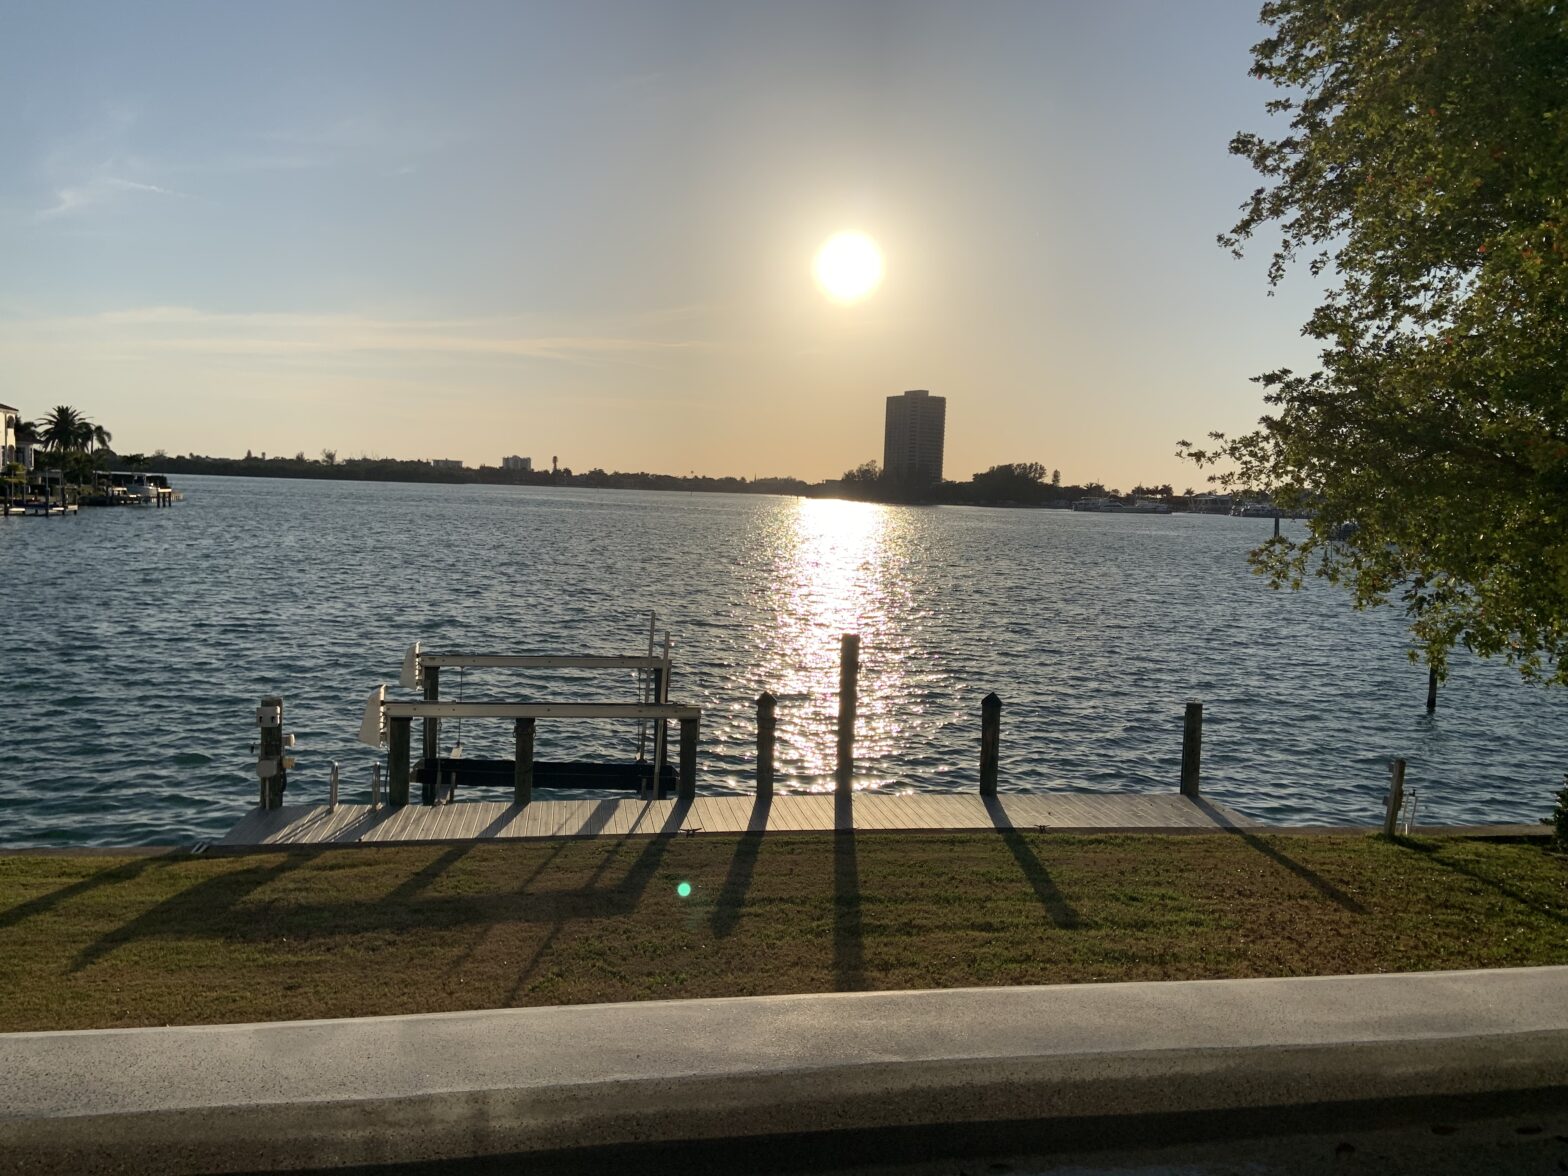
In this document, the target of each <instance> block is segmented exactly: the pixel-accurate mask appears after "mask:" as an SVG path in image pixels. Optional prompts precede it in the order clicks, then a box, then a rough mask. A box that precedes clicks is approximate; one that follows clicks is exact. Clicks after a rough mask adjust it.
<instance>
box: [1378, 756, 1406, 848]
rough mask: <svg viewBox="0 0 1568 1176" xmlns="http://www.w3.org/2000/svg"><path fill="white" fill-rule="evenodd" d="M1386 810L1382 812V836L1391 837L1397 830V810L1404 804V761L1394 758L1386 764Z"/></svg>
mask: <svg viewBox="0 0 1568 1176" xmlns="http://www.w3.org/2000/svg"><path fill="white" fill-rule="evenodd" d="M1388 777H1389V778H1388V811H1387V812H1385V813H1384V814H1383V836H1384V837H1392V836H1393V835H1394V834H1395V833H1396V832H1398V831H1399V810H1400V809H1402V808H1403V807H1404V806H1405V761H1404V760H1402V759H1396V760H1395V761H1394V762H1393V763H1391V764H1389V765H1388Z"/></svg>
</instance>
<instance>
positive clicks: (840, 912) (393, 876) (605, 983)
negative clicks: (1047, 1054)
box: [0, 832, 1568, 1030]
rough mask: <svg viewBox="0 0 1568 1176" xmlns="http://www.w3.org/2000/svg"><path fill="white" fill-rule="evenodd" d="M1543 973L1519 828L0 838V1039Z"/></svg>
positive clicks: (1557, 915) (1565, 876)
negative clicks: (604, 1008)
mask: <svg viewBox="0 0 1568 1176" xmlns="http://www.w3.org/2000/svg"><path fill="white" fill-rule="evenodd" d="M682 882H687V883H689V884H690V887H691V891H690V894H689V895H688V896H686V897H682V896H681V895H680V894H679V893H678V887H679V884H680V883H682ZM1548 963H1554V964H1555V963H1568V859H1564V858H1563V857H1560V856H1554V855H1552V854H1550V853H1548V852H1546V851H1545V850H1544V849H1543V848H1542V847H1541V846H1539V845H1532V844H1497V843H1485V842H1477V841H1461V840H1432V841H1426V840H1411V841H1401V842H1387V841H1384V840H1382V839H1380V838H1375V837H1370V836H1343V837H1341V836H1265V835H1253V834H1243V835H1236V834H1216V835H1213V836H1184V837H1160V836H1147V835H1141V836H1101V835H1097V836H1066V835H1062V834H1057V833H1045V834H1032V833H1013V832H1009V833H1000V834H999V833H991V832H986V833H963V834H898V833H885V834H878V833H869V834H868V833H859V834H853V835H850V834H840V835H828V834H819V835H812V834H795V835H788V834H786V835H780V834H770V835H768V836H766V837H761V836H758V835H742V836H718V835H707V836H700V837H692V838H687V837H680V838H673V839H672V838H663V839H647V838H642V839H623V840H615V839H608V838H605V839H590V840H577V841H559V842H553V843H552V842H519V843H512V844H505V843H502V844H497V843H489V844H482V845H479V844H465V845H453V846H401V847H385V848H371V849H338V850H318V851H313V852H297V853H263V854H251V855H246V856H242V857H199V858H191V857H179V856H169V857H139V858H128V857H121V858H113V857H102V858H94V857H51V856H30V855H13V856H0V1030H21V1029H66V1028H87V1027H100V1026H115V1025H162V1024H166V1023H175V1024H177V1023H198V1022H214V1021H249V1020H268V1019H289V1018H303V1017H338V1016H352V1015H364V1014H381V1013H415V1012H430V1011H436V1010H447V1009H470V1008H492V1007H501V1006H507V1005H535V1004H567V1003H577V1002H587V1001H620V1000H645V999H655V998H669V997H698V996H744V995H753V994H760V993H781V992H826V991H835V990H848V989H878V988H882V989H890V988H941V987H955V986H966V985H992V984H1039V983H1056V982H1064V981H1090V980H1185V979H1197V978H1206V977H1227V976H1297V975H1307V974H1314V973H1335V972H1383V971H1412V970H1420V969H1430V968H1468V967H1512V966H1520V965H1527V964H1548Z"/></svg>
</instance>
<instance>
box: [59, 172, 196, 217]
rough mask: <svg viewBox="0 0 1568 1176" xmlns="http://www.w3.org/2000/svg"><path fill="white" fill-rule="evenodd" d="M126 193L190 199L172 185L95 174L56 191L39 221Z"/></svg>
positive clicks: (106, 201) (105, 201) (104, 202)
mask: <svg viewBox="0 0 1568 1176" xmlns="http://www.w3.org/2000/svg"><path fill="white" fill-rule="evenodd" d="M127 192H145V193H150V194H152V195H156V196H173V197H175V198H177V199H180V200H189V199H190V196H189V194H187V193H185V192H179V191H176V190H175V189H173V188H163V187H160V186H159V185H157V184H143V183H141V182H139V181H137V180H127V179H124V178H123V177H120V176H94V177H93V178H92V179H90V180H88V181H87V182H86V183H83V184H75V185H72V186H70V187H66V188H61V189H59V190H58V191H56V192H55V203H54V204H53V205H52V206H50V207H49V208H42V209H39V211H38V217H39V219H40V220H47V219H50V218H53V217H58V216H65V215H66V214H68V213H73V212H80V211H81V210H82V209H85V208H91V207H93V206H94V205H101V204H107V203H108V202H109V201H111V200H113V199H114V198H115V197H117V196H120V195H122V194H124V193H127Z"/></svg>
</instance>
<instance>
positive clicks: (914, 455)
mask: <svg viewBox="0 0 1568 1176" xmlns="http://www.w3.org/2000/svg"><path fill="white" fill-rule="evenodd" d="M946 429H947V398H946V397H945V396H933V395H931V393H930V392H927V391H925V390H924V389H917V390H915V391H912V392H905V393H904V394H903V395H902V396H889V397H888V398H887V432H886V434H885V438H884V441H883V443H882V469H883V471H884V473H885V474H886V476H887V477H888V478H890V479H892V480H893V481H895V482H904V483H909V484H914V485H931V484H933V483H936V482H940V481H941V480H942V438H943V434H944V433H945V432H946Z"/></svg>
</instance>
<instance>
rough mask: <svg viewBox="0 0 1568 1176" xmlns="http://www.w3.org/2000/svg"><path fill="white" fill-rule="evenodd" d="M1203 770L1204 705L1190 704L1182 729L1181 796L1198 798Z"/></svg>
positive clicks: (1198, 703)
mask: <svg viewBox="0 0 1568 1176" xmlns="http://www.w3.org/2000/svg"><path fill="white" fill-rule="evenodd" d="M1202 768H1203V704H1202V703H1201V702H1189V703H1188V704H1187V716H1186V719H1185V720H1184V721H1183V723H1182V728H1181V794H1182V795H1183V796H1192V797H1196V796H1197V795H1198V794H1199V780H1200V777H1201V776H1202Z"/></svg>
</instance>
